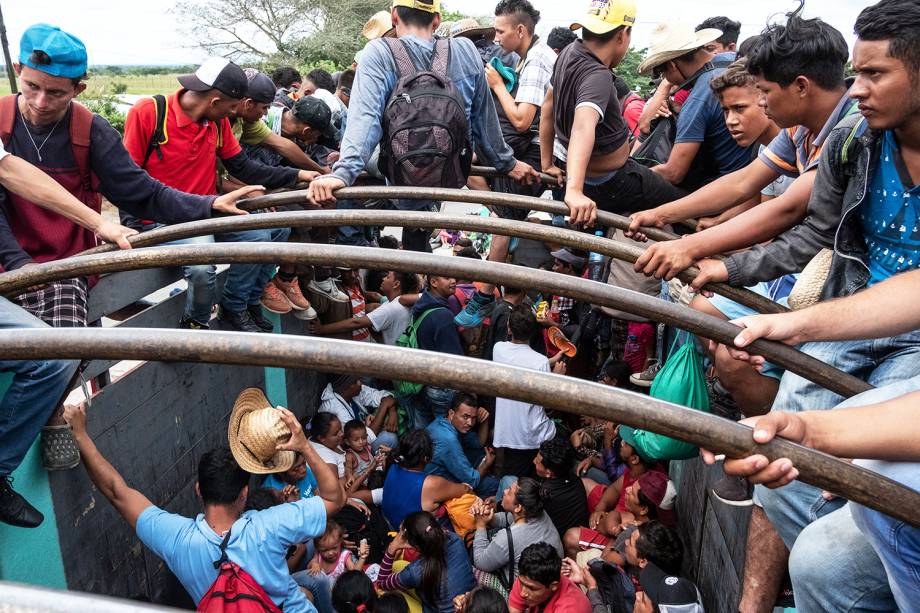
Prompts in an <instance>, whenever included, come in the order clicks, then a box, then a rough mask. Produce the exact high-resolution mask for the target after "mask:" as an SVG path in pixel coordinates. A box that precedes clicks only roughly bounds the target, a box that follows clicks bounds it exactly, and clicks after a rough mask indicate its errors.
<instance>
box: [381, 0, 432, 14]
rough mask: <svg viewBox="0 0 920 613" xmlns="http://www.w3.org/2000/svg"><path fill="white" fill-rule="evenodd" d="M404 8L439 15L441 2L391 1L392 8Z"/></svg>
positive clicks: (429, 0) (430, 0) (421, 0)
mask: <svg viewBox="0 0 920 613" xmlns="http://www.w3.org/2000/svg"><path fill="white" fill-rule="evenodd" d="M397 6H405V7H406V8H410V9H418V10H420V11H425V12H426V13H440V12H441V0H393V8H396V7H397Z"/></svg>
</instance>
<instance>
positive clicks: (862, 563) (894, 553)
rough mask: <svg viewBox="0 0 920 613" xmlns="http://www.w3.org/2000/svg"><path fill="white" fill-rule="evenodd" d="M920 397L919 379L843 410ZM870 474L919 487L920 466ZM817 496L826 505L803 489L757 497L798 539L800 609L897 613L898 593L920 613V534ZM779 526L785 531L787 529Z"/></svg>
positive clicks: (794, 563)
mask: <svg viewBox="0 0 920 613" xmlns="http://www.w3.org/2000/svg"><path fill="white" fill-rule="evenodd" d="M915 359H916V358H915ZM917 390H920V375H915V376H913V377H910V378H903V379H902V380H900V381H898V382H896V383H892V384H890V385H887V386H884V387H881V388H879V389H874V390H870V391H868V392H865V393H863V394H859V395H858V396H854V397H853V398H850V399H849V400H847V401H846V402H843V403H841V404H840V405H839V406H838V407H837V408H846V407H855V406H863V405H867V404H874V403H878V402H883V401H885V400H890V399H892V398H897V397H899V396H903V395H905V394H909V393H911V392H915V391H917ZM867 466H869V467H870V468H873V469H875V468H887V467H892V468H897V470H885V471H884V472H887V473H888V476H889V477H892V478H895V479H896V480H898V481H901V482H904V483H906V484H907V485H910V486H912V487H915V488H916V487H918V486H920V479H918V474H920V470H918V466H917V465H916V464H910V463H900V464H892V463H885V462H879V463H869V464H867ZM908 477H909V478H908ZM790 488H793V489H791V490H790ZM806 488H808V489H806ZM783 490H790V494H788V495H785V496H781V495H778V494H781V493H782V492H783ZM765 492H767V493H766V494H765ZM815 496H817V498H821V495H820V492H819V491H818V490H817V488H813V487H811V486H805V485H803V484H801V483H799V482H798V481H795V482H793V483H792V484H790V485H789V486H786V487H783V488H780V489H778V490H767V489H765V488H764V489H763V490H759V491H758V497H759V499H760V501H761V502H763V503H764V510H765V511H766V510H767V509H768V508H769V509H771V511H772V512H773V514H774V515H773V517H770V520H771V522H774V523H773V525H774V526H776V527H777V529H778V530H779V532H780V535H783V534H784V533H785V535H786V536H790V535H792V536H794V538H793V541H792V542H791V543H789V541H787V543H789V544H791V545H792V546H791V547H790V549H791V551H790V556H789V573H790V575H791V576H792V585H793V589H794V591H795V604H796V608H797V609H798V610H799V611H800V612H805V613H808V612H811V611H893V610H896V606H895V602H894V599H893V597H892V593H893V592H894V594H895V598H898V602H899V603H902V602H903V603H905V604H906V603H908V602H909V603H911V604H910V606H905V604H901V610H902V611H910V610H917V609H915V608H914V609H912V607H916V605H917V603H918V602H920V553H918V552H920V531H918V530H917V529H915V528H909V527H906V526H904V525H903V523H902V522H897V521H895V520H893V519H891V518H888V517H887V516H885V515H882V514H881V513H877V512H875V511H869V510H868V509H865V508H863V507H861V506H858V505H855V504H846V502H845V501H842V500H839V499H835V500H834V501H832V502H828V501H824V499H823V498H821V502H819V501H818V500H817V499H816V497H815ZM768 515H769V513H768ZM774 517H776V518H777V519H776V520H774ZM854 520H855V521H854ZM776 521H781V522H785V523H784V524H783V525H782V526H781V525H780V524H777V523H776ZM795 529H797V530H795ZM786 536H784V539H785V538H786ZM880 558H881V559H880ZM889 567H890V568H891V571H890V572H889V573H888V574H887V576H886V572H885V571H886V569H887V568H889ZM898 594H901V596H898ZM902 598H907V600H902Z"/></svg>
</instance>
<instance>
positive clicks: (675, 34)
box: [639, 21, 722, 75]
mask: <svg viewBox="0 0 920 613" xmlns="http://www.w3.org/2000/svg"><path fill="white" fill-rule="evenodd" d="M720 36H722V30H717V29H715V28H704V29H702V30H700V31H699V32H694V31H693V26H691V25H690V24H689V23H687V22H685V21H665V22H664V23H661V24H658V26H656V27H655V29H654V30H652V37H651V40H652V44H651V46H650V47H649V53H648V57H647V58H645V61H644V62H642V63H641V64H639V74H641V75H647V74H649V73H651V71H652V69H653V68H655V66H660V65H662V64H664V63H665V62H669V61H671V60H673V59H676V58H679V57H680V56H682V55H684V54H685V53H687V52H688V51H693V50H694V49H699V48H700V47H702V46H703V45H706V44H708V43H711V42H712V41H714V40H716V39H718V38H719V37H720Z"/></svg>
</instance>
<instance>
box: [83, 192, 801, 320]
mask: <svg viewBox="0 0 920 613" xmlns="http://www.w3.org/2000/svg"><path fill="white" fill-rule="evenodd" d="M365 225H386V226H409V227H415V228H444V227H447V228H451V229H454V228H456V229H459V230H472V231H475V232H488V233H490V234H501V235H507V236H519V237H522V238H530V239H534V240H542V241H551V242H555V243H559V244H562V245H565V246H568V247H574V248H576V249H582V250H584V251H589V252H590V251H594V252H596V253H601V254H603V255H607V256H610V257H612V258H615V259H618V260H623V261H625V262H635V261H636V259H637V258H638V257H639V255H640V254H641V253H642V251H643V249H642V248H641V247H638V246H633V245H629V244H627V243H621V242H619V241H613V240H610V239H606V238H598V237H596V236H592V235H590V234H585V233H583V232H577V231H575V230H568V229H565V228H556V227H552V226H544V225H539V224H534V223H529V222H523V221H512V220H509V219H499V218H497V217H479V216H473V215H442V214H440V213H427V212H421V211H374V210H354V209H345V210H335V211H325V210H323V211H294V212H285V213H260V214H256V215H244V216H237V217H223V218H219V219H208V220H204V221H193V222H189V223H184V224H176V225H173V226H166V227H164V228H159V229H157V230H151V231H150V232H145V233H143V234H139V235H135V236H132V237H130V238H129V239H128V240H129V242H130V243H131V244H132V245H135V246H138V247H152V246H155V245H162V244H163V243H168V242H171V241H175V240H179V239H184V238H189V237H191V236H207V235H210V234H221V233H223V232H239V231H241V230H264V229H269V228H287V227H302V226H314V227H315V226H365ZM116 249H117V247H116V246H115V245H102V246H100V247H95V248H93V249H88V250H86V251H84V252H82V253H80V254H79V255H92V254H94V253H107V252H110V251H114V250H116ZM698 273H699V270H698V269H696V268H688V269H687V270H686V271H684V272H683V273H681V274H680V275H679V278H680V279H681V280H682V281H685V282H688V283H689V282H690V281H692V280H693V279H694V278H696V275H697V274H698ZM707 289H710V290H712V291H714V292H715V293H717V294H720V295H722V296H725V297H726V298H730V299H731V300H734V301H735V302H738V303H740V304H743V305H745V306H748V307H750V308H752V309H754V310H755V311H757V312H759V313H784V312H786V311H788V309H787V308H786V307H784V306H782V305H780V304H777V303H775V302H773V301H772V300H770V299H768V298H766V297H764V296H761V295H759V294H755V293H754V292H752V291H750V290H747V289H744V288H738V287H732V286H731V285H727V284H724V283H717V284H713V285H711V286H708V287H707Z"/></svg>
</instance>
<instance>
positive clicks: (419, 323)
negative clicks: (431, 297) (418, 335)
mask: <svg viewBox="0 0 920 613" xmlns="http://www.w3.org/2000/svg"><path fill="white" fill-rule="evenodd" d="M443 308H445V307H432V308H430V309H426V310H425V311H422V314H421V315H419V316H418V318H417V319H416V320H415V321H413V322H412V327H413V328H415V331H416V332H418V329H419V328H420V327H422V322H423V321H425V318H426V317H428V316H429V315H431V314H432V313H434V312H435V311H437V310H438V309H443Z"/></svg>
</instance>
